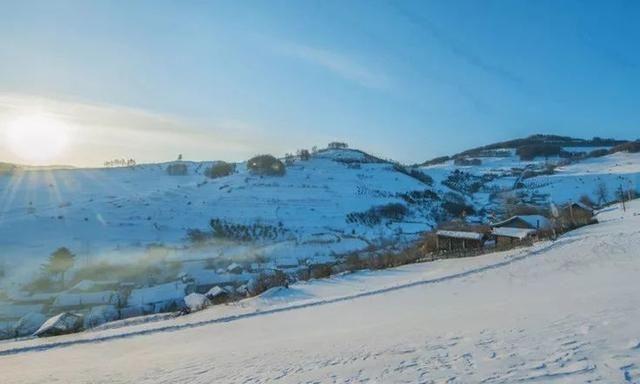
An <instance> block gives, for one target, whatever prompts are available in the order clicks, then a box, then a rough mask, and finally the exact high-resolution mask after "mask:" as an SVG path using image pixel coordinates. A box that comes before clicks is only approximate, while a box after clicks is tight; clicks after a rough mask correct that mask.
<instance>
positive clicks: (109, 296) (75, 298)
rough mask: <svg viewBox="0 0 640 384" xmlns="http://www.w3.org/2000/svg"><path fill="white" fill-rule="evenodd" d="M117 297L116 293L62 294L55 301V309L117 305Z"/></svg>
mask: <svg viewBox="0 0 640 384" xmlns="http://www.w3.org/2000/svg"><path fill="white" fill-rule="evenodd" d="M116 301H117V297H116V294H115V292H114V291H100V292H82V293H69V292H67V293H61V294H60V295H58V296H57V297H56V299H55V300H54V301H53V306H54V307H80V306H84V305H106V304H115V303H116Z"/></svg>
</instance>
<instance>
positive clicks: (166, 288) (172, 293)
mask: <svg viewBox="0 0 640 384" xmlns="http://www.w3.org/2000/svg"><path fill="white" fill-rule="evenodd" d="M186 288H187V285H186V284H184V283H182V282H178V281H176V282H172V283H165V284H160V285H156V286H153V287H148V288H140V289H134V290H133V291H131V294H130V295H129V298H128V299H127V304H128V305H143V304H153V303H164V302H168V301H172V300H177V299H182V298H183V297H184V294H185V291H186Z"/></svg>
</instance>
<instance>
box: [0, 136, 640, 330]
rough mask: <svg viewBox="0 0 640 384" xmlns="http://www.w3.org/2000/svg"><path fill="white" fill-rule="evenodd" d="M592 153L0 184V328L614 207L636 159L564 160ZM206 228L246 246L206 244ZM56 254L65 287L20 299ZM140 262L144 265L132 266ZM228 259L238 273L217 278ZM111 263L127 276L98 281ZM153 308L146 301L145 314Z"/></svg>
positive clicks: (20, 175)
mask: <svg viewBox="0 0 640 384" xmlns="http://www.w3.org/2000/svg"><path fill="white" fill-rule="evenodd" d="M579 144H584V143H579ZM586 148H588V149H586ZM598 149H605V148H604V147H603V148H598ZM587 150H588V151H592V150H594V147H566V148H563V152H564V153H565V157H562V158H561V157H557V156H556V157H553V156H551V157H538V158H533V159H532V160H527V161H521V160H520V157H519V156H518V155H517V154H516V152H517V149H516V148H505V147H501V148H500V149H498V150H491V151H480V152H479V151H478V150H474V151H473V152H472V153H473V156H472V157H464V158H463V161H460V158H456V160H454V159H451V160H448V161H445V162H442V163H440V164H435V165H428V166H422V167H404V166H400V165H398V164H394V163H392V162H388V161H383V160H380V159H378V158H375V157H373V156H370V155H367V154H366V153H364V152H362V151H359V150H352V149H327V150H321V151H319V152H317V153H314V154H312V155H311V157H310V158H309V159H308V160H302V159H300V158H297V159H294V160H293V161H289V162H288V163H289V164H288V165H287V167H286V173H285V175H284V176H258V175H255V174H252V173H250V172H249V171H248V170H247V167H246V164H245V163H239V164H235V172H234V173H232V174H230V175H228V176H224V177H219V178H215V179H212V178H208V177H206V176H205V170H206V169H207V168H208V167H209V166H211V165H212V164H214V163H215V162H186V161H181V162H178V163H176V162H174V163H165V164H146V165H138V166H134V167H126V168H103V169H45V170H22V171H12V172H8V173H5V174H0V196H1V200H0V250H1V252H0V274H2V276H1V277H0V331H2V329H12V327H13V326H15V324H16V322H17V321H18V320H19V319H20V318H22V317H24V316H27V315H30V314H32V313H34V312H39V311H41V312H44V313H46V314H47V315H52V314H55V313H57V312H59V311H61V310H65V309H73V310H81V311H84V312H86V311H89V310H91V309H92V308H94V307H99V306H102V305H112V304H113V302H112V301H114V300H116V299H113V297H112V296H113V295H115V294H116V293H118V294H120V293H121V292H116V291H122V289H121V288H122V287H119V288H118V287H116V288H114V287H113V285H114V284H111V285H109V284H107V285H108V286H110V287H111V288H109V289H110V290H109V291H104V292H102V293H101V295H98V294H95V293H86V296H82V295H81V294H79V293H78V290H79V291H80V293H83V292H86V291H85V290H84V288H82V289H80V288H79V289H75V290H74V288H72V285H73V284H75V283H79V284H80V285H81V286H82V284H87V281H82V280H83V279H88V280H92V281H96V280H97V281H98V282H100V280H110V281H111V282H113V281H114V280H115V282H116V283H126V284H127V286H126V287H125V291H126V293H125V294H124V295H125V297H124V298H123V300H126V296H127V295H129V293H130V292H129V291H130V289H139V290H142V291H138V292H136V293H135V295H133V297H138V296H139V295H140V294H141V293H144V292H146V290H147V289H151V290H153V289H156V288H153V287H154V286H157V289H158V290H162V289H165V288H167V287H169V285H170V284H171V283H174V282H177V283H176V284H177V285H176V287H179V288H178V289H176V287H174V288H168V290H169V291H173V293H169V295H171V294H173V295H174V296H175V298H181V297H182V294H181V293H180V292H178V291H179V290H180V289H182V288H183V285H181V284H182V282H184V281H183V280H185V279H186V278H187V277H188V279H190V280H189V281H191V282H194V283H195V284H196V285H199V286H201V287H204V286H206V285H212V284H231V285H234V286H235V288H238V289H244V287H243V285H244V284H245V283H247V282H249V281H250V280H251V279H253V278H255V277H256V275H257V274H258V273H260V271H261V269H269V268H273V267H277V268H279V269H282V270H287V271H288V272H289V273H291V274H295V273H296V272H297V270H298V269H299V268H301V269H306V268H307V266H308V265H315V264H323V263H332V262H334V261H335V260H336V259H339V258H341V257H343V256H344V255H347V254H348V253H349V252H353V251H361V250H364V249H367V248H369V249H371V248H372V247H374V248H381V247H395V248H396V249H397V248H402V247H404V246H406V245H407V244H408V243H409V242H411V241H413V240H415V239H417V238H418V236H420V234H421V233H422V232H423V231H426V230H430V229H431V228H433V226H435V225H436V224H437V223H438V222H441V221H444V220H448V219H451V218H454V217H460V216H461V215H465V217H466V219H467V220H471V221H476V222H485V223H486V222H488V221H489V220H492V219H495V218H496V217H498V216H500V215H501V214H503V213H504V205H505V200H506V199H513V198H516V199H518V200H519V201H521V202H524V203H532V204H537V205H540V206H543V207H544V206H549V205H550V204H551V203H555V204H561V203H564V202H567V201H569V200H577V199H578V198H580V197H581V196H582V195H587V196H590V197H591V199H592V200H594V201H595V200H598V197H597V196H596V187H597V185H599V184H601V183H603V184H604V185H606V189H607V193H608V198H609V199H610V200H611V199H613V198H614V197H615V196H614V193H615V190H616V189H617V188H618V187H619V186H623V187H624V188H625V189H637V188H638V186H639V185H640V153H628V152H618V153H614V154H612V155H606V156H601V157H592V158H586V159H584V158H582V157H580V156H570V157H571V158H572V160H571V161H567V160H566V154H567V153H569V154H570V153H572V152H586V151H587ZM289 160H291V159H289ZM175 164H182V165H184V166H185V167H186V174H185V175H183V176H172V175H170V174H168V172H167V168H168V167H169V166H172V165H175ZM212 220H213V221H214V223H216V225H218V226H220V227H225V228H230V229H231V230H233V231H235V232H236V233H240V234H243V236H242V239H239V238H235V237H234V236H233V233H231V234H230V235H229V236H227V235H228V234H225V236H212V227H211V225H210V224H211V222H212ZM194 230H198V231H200V232H194ZM190 233H191V236H190V235H189V234H190ZM194 233H195V235H204V239H201V237H203V236H193V234H194ZM247 233H249V234H250V235H251V236H246V234H247ZM62 246H64V247H67V248H69V249H70V250H71V251H72V252H73V253H75V254H76V261H75V265H74V267H73V268H72V269H71V270H70V271H69V273H67V275H66V277H67V281H68V284H66V285H65V286H64V287H60V286H57V287H49V286H46V285H45V286H44V287H41V286H40V287H39V288H38V289H32V290H31V291H32V292H26V290H25V283H28V282H31V281H33V280H34V279H36V278H37V277H39V276H40V273H39V272H40V266H41V264H42V263H44V262H45V261H46V260H47V258H48V256H49V255H50V254H51V252H52V251H54V250H55V249H57V248H58V247H62ZM139 260H144V261H145V262H146V261H149V260H151V261H152V262H149V263H147V264H145V265H142V266H141V265H133V264H134V263H136V262H137V261H139ZM156 260H159V262H156ZM235 262H237V263H240V264H241V265H242V268H243V270H242V271H241V273H239V274H234V273H229V272H228V271H226V268H227V266H229V265H230V264H231V263H235ZM104 263H107V264H108V265H107V266H106V267H104ZM118 263H119V264H125V265H127V266H129V265H131V266H132V268H130V270H131V271H126V270H125V271H124V272H125V273H119V274H118V273H115V272H113V273H111V274H110V275H108V276H103V275H101V273H100V271H102V270H105V269H106V270H110V271H113V270H114V268H112V265H113V264H118ZM100 268H102V269H100ZM120 271H121V270H120ZM80 276H83V277H80ZM87 276H88V277H87ZM120 276H122V278H120ZM108 282H109V281H107V283H108ZM102 283H104V282H102ZM163 284H164V285H163ZM235 288H234V289H235ZM92 289H93V288H92ZM92 289H89V291H91V290H92ZM93 290H95V289H93ZM33 291H35V292H33ZM32 293H33V294H32ZM182 293H184V292H182ZM136 295H137V296H136ZM152 296H153V297H155V296H156V294H153V295H152ZM171 297H173V296H171ZM74 300H75V301H74ZM87 300H93V301H91V302H90V303H89V304H90V305H89V304H88V303H87ZM145 300H146V299H145ZM76 301H77V304H78V305H73V304H74V303H75V302H76ZM62 303H67V304H68V305H62ZM80 304H83V305H84V306H82V307H81V306H80ZM161 307H162V306H160V305H159V304H157V303H155V304H152V305H150V306H148V307H145V308H146V309H145V312H157V311H161V310H163V309H161ZM165 307H168V305H167V306H165ZM134 314H139V313H138V312H135V311H134V312H133V313H132V314H130V315H134Z"/></svg>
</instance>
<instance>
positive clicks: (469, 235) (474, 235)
mask: <svg viewBox="0 0 640 384" xmlns="http://www.w3.org/2000/svg"><path fill="white" fill-rule="evenodd" d="M436 235H438V236H443V237H452V238H455V239H469V240H481V239H482V237H483V236H484V235H483V234H482V233H479V232H464V231H446V230H439V231H437V232H436Z"/></svg>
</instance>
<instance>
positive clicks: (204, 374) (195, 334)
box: [0, 201, 640, 383]
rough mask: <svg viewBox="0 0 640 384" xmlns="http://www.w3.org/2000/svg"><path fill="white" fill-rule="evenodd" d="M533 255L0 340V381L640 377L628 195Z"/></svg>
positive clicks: (352, 279) (635, 205)
mask: <svg viewBox="0 0 640 384" xmlns="http://www.w3.org/2000/svg"><path fill="white" fill-rule="evenodd" d="M598 218H599V220H600V224H597V225H594V226H590V227H585V228H582V229H580V230H577V231H574V232H571V233H568V234H567V235H565V236H563V237H561V238H560V239H559V240H557V241H555V242H553V243H551V242H543V243H538V244H536V246H535V247H533V248H530V249H519V250H513V251H509V252H506V253H496V254H489V255H485V256H479V257H476V258H468V259H456V260H442V261H438V262H434V263H425V264H418V265H410V266H404V267H401V268H396V269H392V270H386V271H380V272H362V273H356V274H352V275H343V276H337V277H334V278H331V279H328V280H317V281H311V282H308V283H300V284H295V285H292V286H291V287H290V289H288V290H287V289H278V290H272V291H268V292H267V293H265V294H264V295H263V296H261V297H258V298H254V299H247V300H245V301H242V302H239V303H237V304H234V305H228V306H217V307H214V308H212V309H209V310H205V311H202V312H199V313H196V314H193V315H189V316H185V317H181V318H176V319H166V320H160V321H153V322H148V323H143V324H138V325H131V326H122V327H112V328H109V329H102V330H96V331H92V332H84V333H81V334H76V335H69V336H63V337H57V338H50V339H40V340H34V339H31V340H24V341H17V342H5V343H3V344H1V345H0V354H1V355H0V372H2V382H3V383H50V382H62V383H74V382H91V383H114V382H115V383H117V382H121V383H132V382H133V383H179V382H184V383H212V382H216V383H261V382H287V383H290V382H294V383H297V382H301V383H316V382H329V383H361V382H370V383H371V382H379V383H390V382H392V383H395V382H406V383H445V382H447V383H480V382H483V383H514V382H539V383H548V382H562V383H586V382H602V383H640V327H639V326H638V324H639V323H640V294H638V292H640V279H638V276H639V275H640V257H638V252H637V250H638V249H640V229H639V228H640V201H634V202H632V203H631V204H630V207H629V209H628V210H627V212H622V210H621V209H619V208H617V207H614V208H609V209H607V210H605V211H604V212H601V213H600V214H599V217H598Z"/></svg>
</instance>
